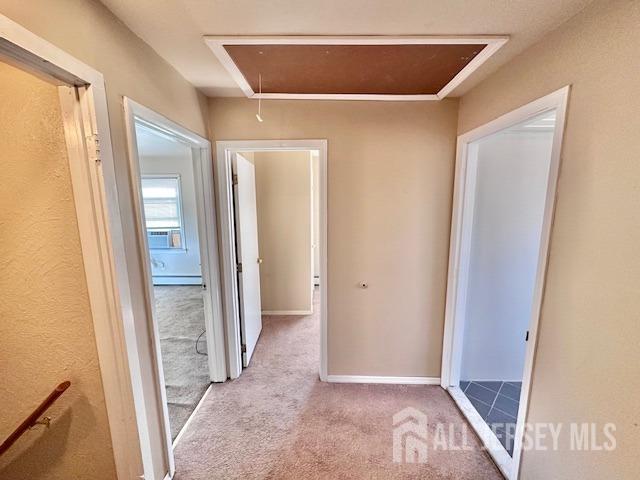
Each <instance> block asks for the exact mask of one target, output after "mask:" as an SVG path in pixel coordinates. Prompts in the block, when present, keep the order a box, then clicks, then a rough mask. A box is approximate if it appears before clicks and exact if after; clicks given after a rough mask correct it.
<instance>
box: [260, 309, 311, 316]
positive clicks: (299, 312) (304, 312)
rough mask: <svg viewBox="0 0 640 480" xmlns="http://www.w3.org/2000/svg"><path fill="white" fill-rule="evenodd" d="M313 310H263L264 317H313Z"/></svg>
mask: <svg viewBox="0 0 640 480" xmlns="http://www.w3.org/2000/svg"><path fill="white" fill-rule="evenodd" d="M312 313H313V310H262V315H311V314H312Z"/></svg>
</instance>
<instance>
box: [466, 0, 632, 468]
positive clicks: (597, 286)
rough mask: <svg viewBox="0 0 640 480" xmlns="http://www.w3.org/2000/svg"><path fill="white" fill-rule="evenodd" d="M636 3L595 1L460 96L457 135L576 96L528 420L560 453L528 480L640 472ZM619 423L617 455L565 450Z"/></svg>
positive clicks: (544, 458) (532, 463) (543, 456)
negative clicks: (584, 435) (584, 426)
mask: <svg viewBox="0 0 640 480" xmlns="http://www.w3.org/2000/svg"><path fill="white" fill-rule="evenodd" d="M638 25H640V2H637V1H629V0H621V1H614V2H595V3H594V4H593V5H592V6H591V7H589V8H588V9H587V10H585V11H583V12H582V13H581V14H579V15H578V16H576V17H575V18H573V19H572V20H570V21H569V22H568V23H566V24H565V25H563V26H562V27H560V29H558V30H557V31H555V32H553V33H551V34H549V35H548V36H547V37H546V39H545V40H544V41H543V42H541V43H539V44H537V45H535V46H534V47H532V48H531V49H529V50H527V51H525V52H524V53H523V54H522V55H520V56H519V57H517V58H516V59H515V60H513V61H512V62H511V63H510V64H508V65H506V66H505V67H503V68H502V69H501V70H499V71H498V72H497V73H496V74H494V75H493V76H491V77H490V78H489V79H487V80H486V81H485V82H483V83H482V84H480V85H479V86H478V87H477V88H475V89H473V90H472V91H471V92H469V93H468V94H467V95H465V96H464V97H463V98H462V101H461V105H460V116H459V133H462V132H465V131H468V130H470V129H471V128H473V127H476V126H478V125H481V124H482V123H485V122H487V121H488V120H491V119H493V118H495V117H496V116H498V115H500V114H502V113H505V112H507V111H510V110H512V109H514V108H516V107H518V106H520V105H522V104H524V103H527V102H529V101H531V100H533V99H535V98H537V97H540V96H542V95H545V94H546V93H549V92H551V91H553V90H555V89H557V88H560V87H562V86H563V85H567V84H571V85H572V90H571V96H570V100H569V109H568V116H567V124H566V131H565V140H564V146H563V153H562V157H563V159H562V165H561V172H560V178H559V185H558V201H557V207H556V217H555V222H554V226H553V231H552V235H551V251H550V259H549V270H548V277H547V286H546V292H545V297H544V301H543V307H542V314H541V319H540V336H539V342H538V350H537V357H536V362H535V367H534V375H533V386H532V393H531V405H530V410H529V415H528V421H529V422H562V423H563V424H564V427H565V430H564V433H563V434H562V435H561V437H560V446H561V449H560V451H557V452H552V451H547V452H535V451H531V452H525V453H524V454H523V463H522V471H521V472H522V473H521V478H522V479H527V480H529V479H531V480H533V479H541V478H572V479H573V478H580V479H600V478H616V479H633V478H637V475H638V471H639V468H640V464H639V463H638V456H637V448H638V445H640V427H638V399H637V395H636V394H635V392H638V391H640V376H639V375H638V364H639V363H640V348H638V347H639V346H640V330H639V329H638V312H640V254H639V253H638V244H639V243H640V161H639V154H640V136H639V135H638V132H640V115H639V112H640V80H639V79H640V57H638V52H637V49H638V45H640V29H639V28H638ZM574 421H575V422H596V423H598V424H599V425H600V426H601V425H602V424H603V423H606V422H613V423H615V424H616V426H617V432H616V436H617V449H616V450H615V451H614V452H609V453H608V452H569V451H567V444H568V442H569V437H568V431H569V426H568V422H574Z"/></svg>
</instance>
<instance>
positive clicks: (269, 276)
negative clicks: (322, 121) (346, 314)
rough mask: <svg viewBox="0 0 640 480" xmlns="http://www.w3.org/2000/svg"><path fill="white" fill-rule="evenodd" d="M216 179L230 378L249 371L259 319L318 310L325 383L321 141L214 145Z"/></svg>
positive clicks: (323, 166) (323, 158)
mask: <svg viewBox="0 0 640 480" xmlns="http://www.w3.org/2000/svg"><path fill="white" fill-rule="evenodd" d="M314 167H315V169H314ZM314 170H315V175H314ZM216 172H217V181H218V184H217V187H218V206H219V209H220V218H221V219H222V221H221V241H222V254H223V270H222V271H223V278H224V285H225V289H224V290H225V291H224V296H225V304H226V305H227V308H226V319H225V320H226V325H227V333H228V335H227V348H228V352H229V357H228V358H229V376H230V378H237V377H238V376H240V374H241V373H242V369H243V368H245V367H247V366H248V365H249V364H250V361H251V356H252V354H253V351H254V349H255V346H256V343H257V341H258V338H259V335H260V331H261V328H262V317H263V315H264V316H265V318H267V316H285V315H286V316H291V315H294V316H295V315H297V316H302V317H304V316H310V315H312V314H317V313H318V312H317V310H319V323H320V347H321V348H320V352H321V353H320V368H319V370H320V377H321V379H325V378H326V304H327V303H326V302H327V291H326V141H324V140H296V141H237V142H218V144H217V161H216ZM314 178H315V180H314ZM314 192H315V195H314ZM316 258H317V260H318V261H317V264H315V260H316ZM315 277H317V283H318V284H319V285H318V287H317V288H316V287H315V283H316V279H315Z"/></svg>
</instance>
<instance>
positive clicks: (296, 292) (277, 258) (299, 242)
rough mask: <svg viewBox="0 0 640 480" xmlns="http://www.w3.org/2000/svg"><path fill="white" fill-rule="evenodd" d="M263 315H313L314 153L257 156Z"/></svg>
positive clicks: (259, 153)
mask: <svg viewBox="0 0 640 480" xmlns="http://www.w3.org/2000/svg"><path fill="white" fill-rule="evenodd" d="M253 164H254V166H255V172H256V205H257V210H258V246H259V251H260V258H262V259H263V263H262V265H260V297H261V300H262V311H263V312H264V311H311V308H312V297H311V275H312V262H311V243H312V241H313V240H312V237H311V154H310V152H285V151H280V152H255V153H254V155H253Z"/></svg>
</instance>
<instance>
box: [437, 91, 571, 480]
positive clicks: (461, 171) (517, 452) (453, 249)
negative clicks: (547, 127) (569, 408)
mask: <svg viewBox="0 0 640 480" xmlns="http://www.w3.org/2000/svg"><path fill="white" fill-rule="evenodd" d="M569 89H570V87H569V86H566V87H563V88H561V89H559V90H556V91H555V92H552V93H550V94H548V95H546V96H544V97H542V98H539V99H537V100H534V101H533V102H531V103H528V104H526V105H524V106H522V107H520V108H518V109H516V110H513V111H511V112H509V113H507V114H505V115H502V116H501V117H498V118H497V119H495V120H493V121H491V122H489V123H487V124H485V125H482V126H480V127H478V128H476V129H474V130H471V131H470V132H467V133H465V134H463V135H460V136H459V137H458V145H457V159H456V173H455V184H454V199H453V209H452V219H451V244H450V249H449V274H448V281H447V297H446V310H445V328H444V339H443V346H442V372H441V386H442V388H444V389H446V390H448V391H449V393H450V395H451V397H452V398H453V399H454V401H455V402H456V403H457V404H458V406H459V407H460V409H461V411H462V413H463V414H464V415H465V416H466V417H467V419H468V420H469V422H470V423H471V426H472V427H473V428H474V429H475V430H476V433H477V434H478V436H479V437H480V439H481V440H482V441H483V443H484V444H485V446H486V447H487V450H488V452H489V453H490V454H491V456H492V457H493V459H494V461H495V462H496V465H497V466H498V468H499V469H500V471H501V472H502V473H503V475H504V476H505V477H506V478H508V479H510V480H515V479H517V478H518V471H519V468H520V461H521V453H522V444H523V437H524V427H525V419H526V416H527V409H528V403H529V393H530V388H531V377H532V371H533V363H534V360H535V350H536V342H537V337H538V320H539V317H540V310H541V306H542V299H543V294H544V284H545V277H546V271H547V260H548V255H549V239H550V235H551V229H552V226H553V214H554V209H555V200H556V191H557V183H558V175H559V171H560V158H561V148H562V138H563V134H564V127H565V118H566V109H567V102H568V98H569ZM551 110H555V111H556V125H555V131H554V136H553V145H552V149H551V162H550V167H549V178H548V184H547V193H546V198H545V208H544V217H543V223H542V234H541V237H540V239H541V241H540V251H539V255H538V266H537V273H536V280H535V286H534V295H533V302H532V304H533V308H532V314H531V319H530V323H529V341H528V344H527V350H526V358H525V365H524V372H523V379H522V393H521V397H520V409H519V411H518V418H517V423H516V432H515V438H514V450H513V457H510V456H509V454H508V453H507V451H506V450H505V449H504V448H503V447H502V445H501V444H500V443H499V442H498V441H497V439H496V437H495V436H494V435H493V433H492V431H491V429H490V428H489V427H488V426H487V425H486V423H485V422H484V420H482V418H481V417H480V415H479V414H478V413H477V412H476V411H475V409H474V408H473V406H472V405H471V403H470V402H469V401H468V399H467V398H466V397H465V395H464V394H463V393H462V391H461V390H460V388H459V384H460V364H461V357H462V345H463V336H464V318H465V304H466V289H467V283H468V273H469V265H468V264H469V257H470V246H471V227H472V222H473V218H472V217H473V215H472V212H473V207H474V205H473V204H474V199H475V195H474V193H475V177H476V175H475V170H474V168H475V164H476V163H477V162H469V159H470V158H473V157H474V156H477V154H478V148H477V144H476V143H474V142H476V141H477V140H480V139H482V138H484V137H487V136H489V135H492V134H494V133H497V132H500V131H502V130H504V129H506V128H509V127H511V126H514V125H517V124H519V123H521V122H524V121H526V120H527V119H529V118H532V117H535V116H537V115H539V114H541V113H543V112H546V111H551ZM469 213H471V215H470V214H469Z"/></svg>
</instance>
